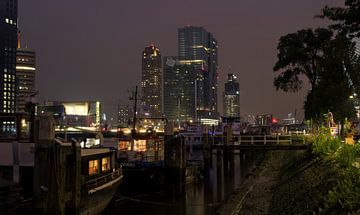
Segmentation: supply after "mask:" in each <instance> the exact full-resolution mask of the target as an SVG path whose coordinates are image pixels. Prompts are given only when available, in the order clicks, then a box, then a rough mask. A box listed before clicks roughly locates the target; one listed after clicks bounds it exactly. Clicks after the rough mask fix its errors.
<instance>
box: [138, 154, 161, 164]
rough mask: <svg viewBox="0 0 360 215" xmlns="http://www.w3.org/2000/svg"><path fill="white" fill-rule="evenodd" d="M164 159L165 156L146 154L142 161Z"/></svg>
mask: <svg viewBox="0 0 360 215" xmlns="http://www.w3.org/2000/svg"><path fill="white" fill-rule="evenodd" d="M161 160H164V157H163V156H160V155H159V156H144V157H142V158H141V161H145V162H154V161H161Z"/></svg>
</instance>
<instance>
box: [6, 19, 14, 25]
mask: <svg viewBox="0 0 360 215" xmlns="http://www.w3.org/2000/svg"><path fill="white" fill-rule="evenodd" d="M5 22H6V23H7V24H11V25H16V22H15V21H14V20H12V19H9V18H5Z"/></svg>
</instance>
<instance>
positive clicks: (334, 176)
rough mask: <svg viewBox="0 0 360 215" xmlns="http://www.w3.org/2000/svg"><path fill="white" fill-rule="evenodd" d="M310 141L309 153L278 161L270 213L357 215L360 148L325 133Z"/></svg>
mask: <svg viewBox="0 0 360 215" xmlns="http://www.w3.org/2000/svg"><path fill="white" fill-rule="evenodd" d="M312 142H313V144H312V147H311V149H310V150H309V151H307V152H288V153H287V155H286V157H283V158H281V159H283V160H284V162H283V163H284V165H283V167H282V168H281V170H280V174H279V178H278V183H277V185H276V186H274V187H273V198H272V201H271V207H270V211H269V214H314V213H315V214H358V213H357V211H359V209H360V192H359V191H360V171H359V166H360V165H359V158H360V146H359V145H347V144H344V143H343V142H341V140H340V139H338V138H334V137H331V136H329V135H327V134H319V135H317V136H316V137H314V138H313V140H312ZM279 159H280V158H279Z"/></svg>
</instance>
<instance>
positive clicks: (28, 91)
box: [16, 33, 37, 113]
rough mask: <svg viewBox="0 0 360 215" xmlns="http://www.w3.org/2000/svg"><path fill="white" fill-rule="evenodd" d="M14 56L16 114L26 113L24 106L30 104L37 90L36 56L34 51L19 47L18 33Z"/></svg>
mask: <svg viewBox="0 0 360 215" xmlns="http://www.w3.org/2000/svg"><path fill="white" fill-rule="evenodd" d="M18 37H19V38H18V48H17V56H16V79H17V84H18V92H17V93H18V95H17V97H16V112H20V113H23V112H28V111H27V107H26V104H27V103H28V102H31V99H32V97H34V96H35V94H36V92H37V90H36V89H35V74H36V55H35V51H33V50H31V49H28V48H21V47H20V33H19V35H18Z"/></svg>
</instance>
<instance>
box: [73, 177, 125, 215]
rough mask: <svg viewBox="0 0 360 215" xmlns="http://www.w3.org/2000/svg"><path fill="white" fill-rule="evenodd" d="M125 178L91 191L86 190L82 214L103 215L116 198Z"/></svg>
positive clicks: (82, 202) (81, 202) (119, 178)
mask: <svg viewBox="0 0 360 215" xmlns="http://www.w3.org/2000/svg"><path fill="white" fill-rule="evenodd" d="M122 180H123V176H122V175H121V176H119V177H118V178H116V179H114V180H112V181H110V182H108V183H106V184H103V185H101V186H99V187H96V188H93V189H91V190H84V191H82V193H81V200H80V214H82V215H93V214H101V212H103V211H104V210H105V208H106V207H107V206H108V205H109V203H110V201H111V200H112V198H113V197H114V195H115V193H116V191H117V189H118V187H119V185H120V184H121V182H122Z"/></svg>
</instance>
